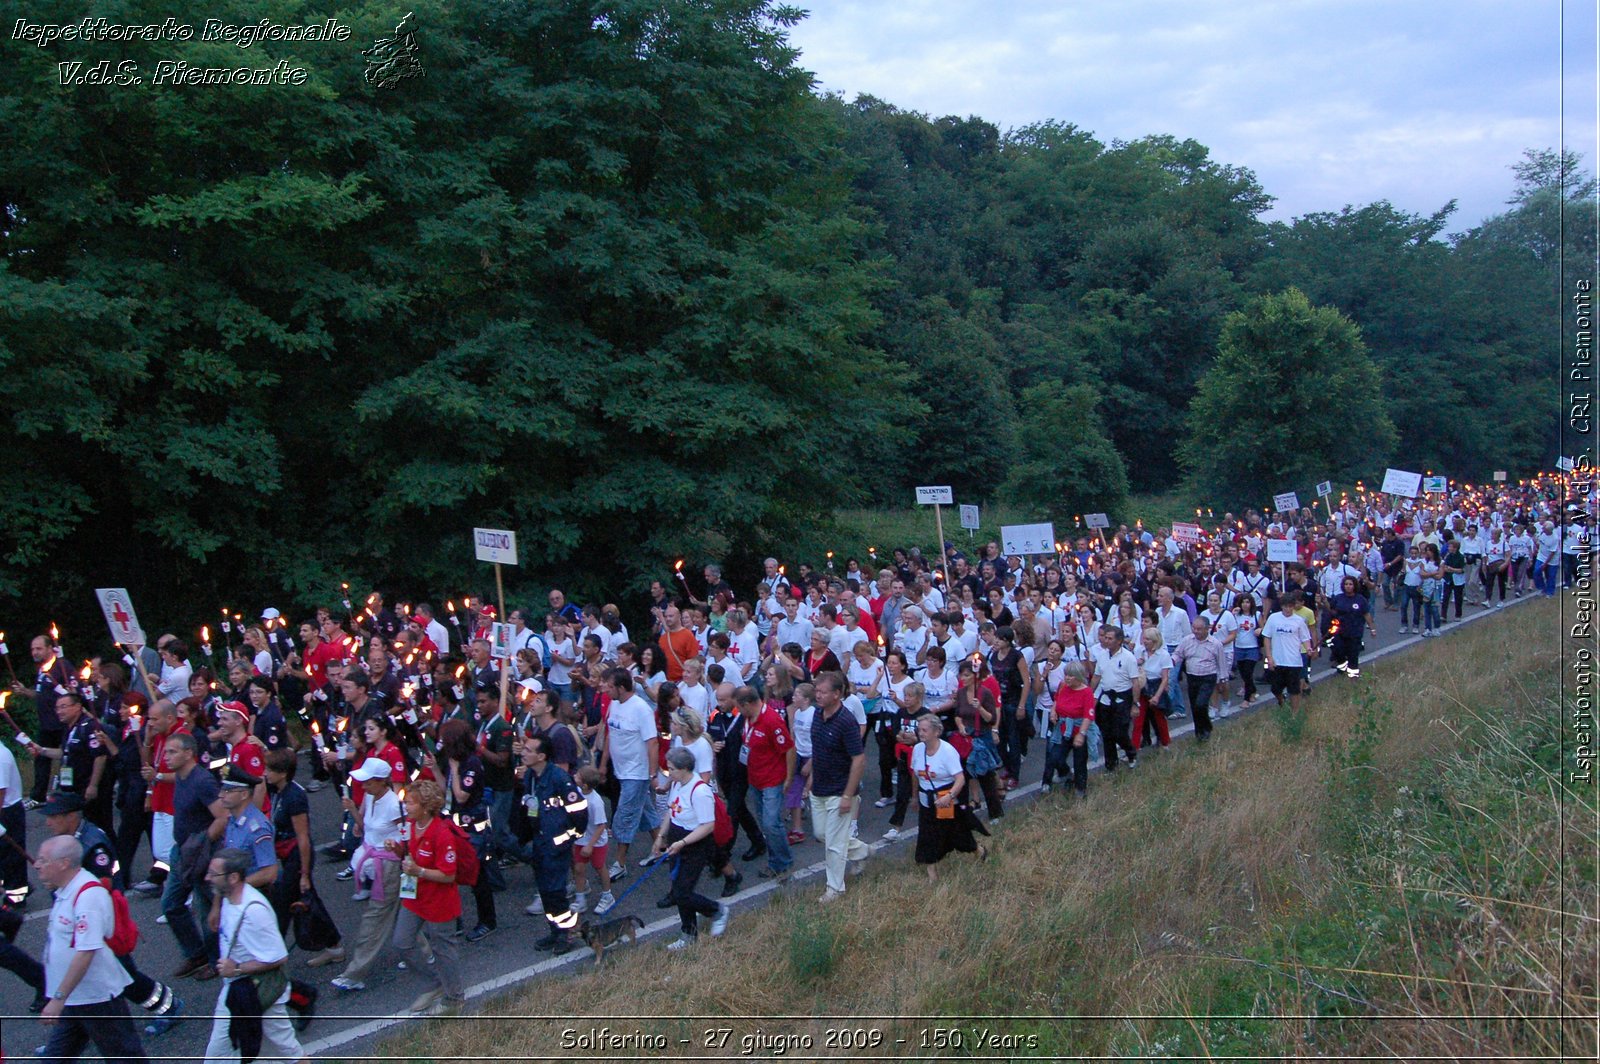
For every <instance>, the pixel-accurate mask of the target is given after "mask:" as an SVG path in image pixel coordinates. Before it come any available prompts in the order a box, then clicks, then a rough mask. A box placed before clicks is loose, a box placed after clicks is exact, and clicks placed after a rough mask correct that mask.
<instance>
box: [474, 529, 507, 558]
mask: <svg viewBox="0 0 1600 1064" xmlns="http://www.w3.org/2000/svg"><path fill="white" fill-rule="evenodd" d="M472 541H473V544H474V545H475V546H476V547H477V548H478V560H479V561H480V562H497V563H499V564H500V565H516V564H517V534H516V533H515V532H507V531H505V530H504V529H499V528H474V529H473V530H472Z"/></svg>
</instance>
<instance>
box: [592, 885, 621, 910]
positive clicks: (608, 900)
mask: <svg viewBox="0 0 1600 1064" xmlns="http://www.w3.org/2000/svg"><path fill="white" fill-rule="evenodd" d="M616 904H617V899H616V898H614V897H612V896H611V892H610V891H609V890H608V891H606V892H605V893H604V894H602V895H600V900H599V901H597V902H595V903H594V914H595V915H596V916H604V915H605V914H606V913H608V912H610V911H611V910H612V908H614V907H615V906H616Z"/></svg>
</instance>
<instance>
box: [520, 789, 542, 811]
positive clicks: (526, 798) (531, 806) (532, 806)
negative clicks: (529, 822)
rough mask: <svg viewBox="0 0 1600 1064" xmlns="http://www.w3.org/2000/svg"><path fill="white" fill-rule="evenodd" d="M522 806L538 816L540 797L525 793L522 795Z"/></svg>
mask: <svg viewBox="0 0 1600 1064" xmlns="http://www.w3.org/2000/svg"><path fill="white" fill-rule="evenodd" d="M522 808H524V809H526V810H527V811H528V812H529V813H532V814H533V815H535V816H537V815H538V813H539V799H538V798H536V797H535V796H533V795H531V794H524V795H523V796H522Z"/></svg>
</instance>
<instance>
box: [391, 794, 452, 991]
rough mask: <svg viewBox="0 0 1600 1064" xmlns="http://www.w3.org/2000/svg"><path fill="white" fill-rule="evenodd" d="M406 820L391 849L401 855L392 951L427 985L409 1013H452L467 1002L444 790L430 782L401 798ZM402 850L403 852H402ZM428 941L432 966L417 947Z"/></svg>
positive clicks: (401, 825)
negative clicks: (444, 816)
mask: <svg viewBox="0 0 1600 1064" xmlns="http://www.w3.org/2000/svg"><path fill="white" fill-rule="evenodd" d="M402 793H403V794H404V795H405V806H406V817H407V818H408V819H407V820H404V821H402V822H401V824H400V838H399V839H397V840H395V841H394V842H393V843H391V844H390V845H391V846H393V847H395V849H396V852H397V853H400V854H401V855H402V860H401V863H400V913H399V915H398V916H397V917H396V919H395V924H394V939H393V943H394V947H395V948H396V949H397V950H399V951H400V952H401V954H402V955H403V956H404V957H405V961H406V967H407V968H409V969H410V970H411V971H413V972H416V973H417V974H418V975H419V976H421V977H422V978H423V979H425V980H427V981H428V982H429V983H431V984H432V985H431V986H430V987H429V988H428V989H427V990H425V991H424V992H423V993H422V994H421V995H420V996H419V997H418V998H417V999H416V1000H415V1001H413V1002H412V1003H411V1011H412V1012H413V1013H418V1014H423V1013H432V1012H436V1011H439V1010H440V1003H441V1000H442V1002H443V1006H444V1007H447V1008H455V1007H457V1006H459V1005H461V1004H463V1003H464V1002H465V1000H466V992H465V990H464V989H463V988H462V981H461V965H460V962H459V961H458V960H457V954H456V948H457V935H456V920H457V919H458V918H459V917H460V916H461V890H460V888H459V887H457V886H456V870H457V867H458V861H457V857H458V854H459V850H458V848H457V847H458V846H460V845H463V844H462V843H460V842H459V841H458V839H459V837H458V836H457V834H456V831H455V828H454V827H453V826H452V825H451V824H449V823H448V822H446V821H445V820H444V819H442V818H441V817H440V816H439V811H440V810H441V809H443V808H444V790H443V789H442V788H441V787H440V786H439V784H438V783H436V782H435V781H433V780H420V781H418V782H416V783H413V784H411V786H409V787H408V788H406V789H405V790H404V791H403V792H402ZM402 848H403V849H402ZM422 935H427V937H428V945H429V946H431V947H432V948H433V956H434V963H433V964H431V965H428V964H424V963H422V957H421V955H420V952H419V950H418V949H417V944H418V940H419V938H420V936H422Z"/></svg>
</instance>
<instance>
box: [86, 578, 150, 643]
mask: <svg viewBox="0 0 1600 1064" xmlns="http://www.w3.org/2000/svg"><path fill="white" fill-rule="evenodd" d="M95 597H96V598H98V599H99V600H100V609H101V610H102V611H103V612H104V613H105V615H106V627H107V628H110V629H111V641H112V642H113V643H121V644H122V645H123V646H125V647H142V646H144V629H143V628H141V627H139V615H138V614H136V613H134V612H133V600H132V599H131V598H129V597H128V592H127V590H126V589H124V588H120V587H101V588H96V589H95Z"/></svg>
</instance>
